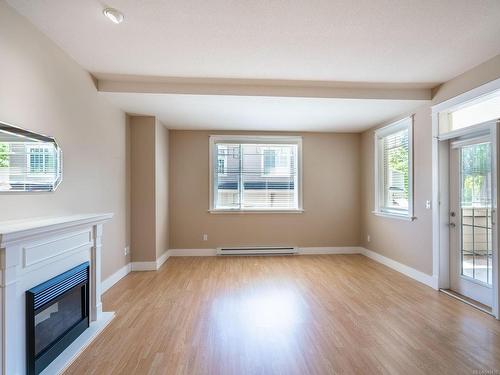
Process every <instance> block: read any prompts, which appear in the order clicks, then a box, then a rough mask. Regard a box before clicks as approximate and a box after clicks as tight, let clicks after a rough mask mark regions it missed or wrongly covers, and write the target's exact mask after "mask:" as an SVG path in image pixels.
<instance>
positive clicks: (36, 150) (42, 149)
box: [25, 145, 55, 175]
mask: <svg viewBox="0 0 500 375" xmlns="http://www.w3.org/2000/svg"><path fill="white" fill-rule="evenodd" d="M25 147H26V155H27V157H28V170H29V173H30V174H32V175H40V174H50V173H51V171H52V170H53V169H54V168H55V157H54V156H55V155H54V153H53V152H52V150H51V148H52V147H51V146H46V145H44V146H25Z"/></svg>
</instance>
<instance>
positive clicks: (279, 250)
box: [217, 246, 299, 255]
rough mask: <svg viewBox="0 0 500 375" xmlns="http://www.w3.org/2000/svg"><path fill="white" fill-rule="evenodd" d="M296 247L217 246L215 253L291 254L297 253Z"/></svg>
mask: <svg viewBox="0 0 500 375" xmlns="http://www.w3.org/2000/svg"><path fill="white" fill-rule="evenodd" d="M298 252H299V249H298V248H297V247H292V246H287V247H282V246H257V247H218V248H217V255H293V254H298Z"/></svg>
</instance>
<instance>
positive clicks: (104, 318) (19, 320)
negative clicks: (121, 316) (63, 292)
mask: <svg viewBox="0 0 500 375" xmlns="http://www.w3.org/2000/svg"><path fill="white" fill-rule="evenodd" d="M112 217H113V214H111V213H105V214H85V215H73V216H64V217H47V218H37V219H26V220H15V221H4V222H0V338H1V341H0V365H1V367H0V375H18V374H19V375H24V374H25V373H26V355H25V350H26V349H25V345H26V340H25V336H26V333H25V331H26V330H25V320H26V316H25V315H26V314H25V292H26V290H28V289H30V288H32V287H34V286H36V285H38V284H40V283H42V282H44V281H47V280H49V279H51V278H52V277H54V276H57V275H59V274H61V273H63V272H65V271H67V270H69V269H71V268H73V267H75V266H77V265H79V264H81V263H83V262H87V261H88V262H89V263H90V282H89V285H90V328H89V329H87V330H86V331H85V332H84V333H83V334H82V335H81V336H80V337H79V338H78V339H77V340H76V341H75V342H74V343H73V344H72V345H70V347H68V348H67V349H66V351H65V352H63V353H61V355H60V356H59V357H58V358H57V359H56V360H55V361H54V362H53V363H52V364H51V365H50V366H49V367H47V369H46V370H45V371H43V372H42V374H56V373H58V372H60V371H61V370H63V369H64V368H65V367H66V366H67V365H68V364H69V363H70V362H71V361H72V359H74V358H75V356H76V355H77V354H78V353H79V352H80V351H81V350H82V348H84V347H85V346H86V345H87V344H88V342H90V341H91V340H92V339H93V337H95V335H97V333H98V332H100V330H102V329H103V328H104V326H105V324H107V322H109V321H110V320H111V319H112V317H113V314H112V313H103V312H102V304H101V248H102V243H101V241H102V232H103V224H104V223H105V222H106V221H108V220H110V219H111V218H112Z"/></svg>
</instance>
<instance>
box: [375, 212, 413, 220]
mask: <svg viewBox="0 0 500 375" xmlns="http://www.w3.org/2000/svg"><path fill="white" fill-rule="evenodd" d="M372 214H374V215H376V216H381V217H387V218H390V219H399V220H405V221H413V220H415V219H416V218H417V217H416V216H408V215H405V214H403V215H401V214H397V213H393V212H386V211H372Z"/></svg>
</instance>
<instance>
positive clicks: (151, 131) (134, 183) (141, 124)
mask: <svg viewBox="0 0 500 375" xmlns="http://www.w3.org/2000/svg"><path fill="white" fill-rule="evenodd" d="M129 124H130V170H131V179H130V193H131V202H130V213H131V217H130V225H131V243H130V252H131V257H132V261H133V262H145V261H154V260H156V217H155V215H156V186H155V184H156V181H155V173H156V171H155V168H156V167H155V158H156V154H155V149H156V148H155V133H156V119H155V118H154V117H151V116H131V117H130V120H129Z"/></svg>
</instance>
